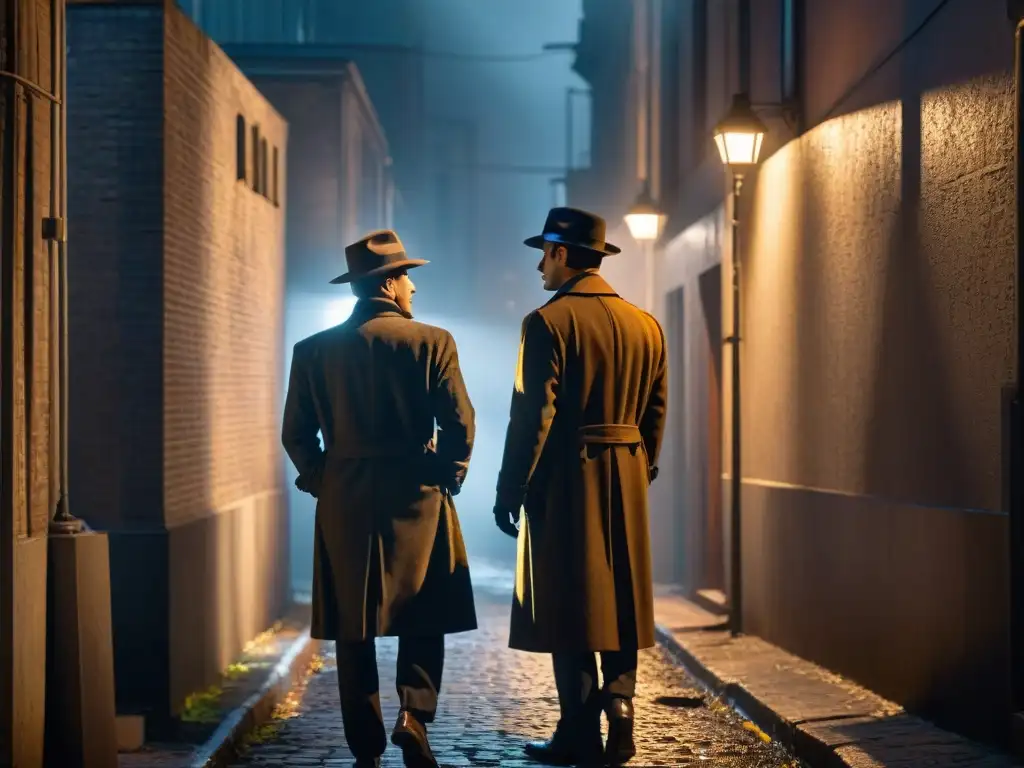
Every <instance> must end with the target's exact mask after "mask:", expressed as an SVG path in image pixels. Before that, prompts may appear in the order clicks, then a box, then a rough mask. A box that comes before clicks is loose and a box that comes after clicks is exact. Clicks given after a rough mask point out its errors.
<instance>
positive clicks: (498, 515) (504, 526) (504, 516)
mask: <svg viewBox="0 0 1024 768" xmlns="http://www.w3.org/2000/svg"><path fill="white" fill-rule="evenodd" d="M494 524H495V525H496V526H498V530H499V531H501V532H502V533H504V534H506V535H507V536H511V537H512V538H513V539H517V538H519V527H518V526H519V510H516V511H515V512H512V511H511V510H508V509H504V508H503V507H499V506H495V507H494Z"/></svg>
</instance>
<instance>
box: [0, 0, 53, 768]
mask: <svg viewBox="0 0 1024 768" xmlns="http://www.w3.org/2000/svg"><path fill="white" fill-rule="evenodd" d="M15 19H17V24H16V25H15ZM0 42H2V45H0V69H3V70H6V71H8V72H14V73H16V74H18V75H21V76H22V77H26V78H28V79H30V80H31V81H33V82H36V83H38V84H40V85H41V86H42V87H44V88H45V89H47V90H51V89H52V88H53V83H52V82H51V68H50V51H51V48H50V44H51V36H50V3H49V2H48V1H46V0H17V2H11V3H6V4H5V5H4V9H3V12H2V13H0ZM0 121H2V122H0V137H2V140H3V144H2V146H3V161H2V163H0V168H2V174H3V186H2V192H0V206H2V226H0V231H2V239H0V264H2V266H0V372H2V381H0V462H2V464H0V765H3V766H14V765H16V766H26V768H31V767H33V766H39V765H42V756H43V722H44V706H45V679H46V559H47V557H46V556H47V540H46V531H47V522H48V521H49V518H50V516H51V515H52V514H53V511H54V507H55V504H56V501H57V493H56V491H57V473H56V472H55V471H54V468H55V466H56V461H55V456H54V454H53V450H54V448H55V444H54V443H53V442H52V440H51V437H52V429H51V427H52V424H53V418H52V416H53V414H52V413H51V410H50V403H51V397H50V392H51V384H52V383H53V382H54V380H53V371H52V368H51V365H50V359H51V358H50V351H49V350H50V345H51V342H52V341H53V324H52V322H51V319H50V318H51V317H52V315H51V310H52V309H53V308H54V307H53V304H52V302H51V301H50V298H49V297H50V290H51V287H52V284H51V281H50V258H49V255H48V253H47V248H46V244H45V243H44V241H43V240H42V238H41V234H42V233H41V228H40V225H39V222H40V220H41V219H42V218H43V217H44V216H48V215H51V211H50V206H49V195H50V188H51V185H50V170H51V164H50V109H49V102H48V101H46V100H43V99H40V98H37V97H35V96H32V95H30V93H29V92H28V91H27V90H25V89H24V88H22V87H21V86H16V85H14V84H13V83H11V82H10V81H5V82H4V83H3V84H2V85H0Z"/></svg>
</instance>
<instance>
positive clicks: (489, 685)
mask: <svg viewBox="0 0 1024 768" xmlns="http://www.w3.org/2000/svg"><path fill="white" fill-rule="evenodd" d="M508 595H509V592H508V591H501V592H498V591H490V590H488V591H480V592H478V594H477V611H478V615H479V618H480V626H481V628H480V629H479V630H478V631H476V632H471V633H467V634H463V635H454V636H450V637H449V638H448V643H447V648H446V668H445V673H444V688H443V690H442V692H441V706H440V710H439V712H438V716H437V720H436V722H435V723H434V724H433V725H432V726H431V728H430V741H431V745H432V746H433V749H434V753H435V755H436V756H437V758H438V760H439V761H440V762H441V764H442V765H445V766H470V765H491V766H497V765H501V766H508V767H509V768H515V767H516V766H527V765H536V763H533V762H532V761H530V760H528V759H527V758H525V756H524V755H523V753H522V744H523V742H524V741H526V740H529V739H535V738H546V737H548V736H549V735H550V733H551V731H552V729H553V728H554V725H555V722H556V720H557V718H558V703H557V699H556V698H555V694H554V682H553V680H552V674H551V662H550V657H548V656H543V655H534V654H526V653H519V652H516V651H511V650H509V649H508V648H507V646H506V642H507V637H508V613H509V611H508V601H509V598H508ZM396 655H397V642H396V641H394V640H391V639H385V640H380V641H378V644H377V657H378V663H379V666H380V677H381V693H382V696H381V699H382V704H383V708H384V716H385V720H386V724H387V726H388V728H389V732H390V727H391V726H392V725H393V723H394V720H395V717H396V716H397V711H398V705H397V700H396V695H395V692H394V666H395V660H396ZM296 699H297V700H296V702H295V709H294V711H292V712H286V713H285V719H282V720H278V721H276V722H275V723H274V724H273V725H271V726H269V727H266V728H264V729H263V731H262V732H261V733H260V734H259V735H258V737H257V739H256V742H255V743H253V744H252V745H251V746H250V747H249V749H248V751H247V752H246V753H245V754H244V755H243V756H242V758H241V760H240V761H239V762H237V763H235V765H236V766H251V767H252V768H257V767H258V766H295V768H301V767H303V766H319V767H321V768H328V767H330V768H336V767H340V766H347V765H350V764H351V761H352V758H351V756H350V753H349V751H348V748H347V746H346V744H345V737H344V734H343V733H342V728H341V719H340V713H339V709H338V693H337V677H336V672H335V670H334V667H333V659H332V657H331V654H330V653H329V652H327V653H325V658H324V664H323V666H322V668H321V669H319V671H317V672H316V673H315V674H314V675H313V676H312V677H311V678H310V680H309V683H308V686H307V687H306V689H305V690H304V691H302V692H301V697H299V696H297V697H296ZM636 717H637V746H638V749H639V753H638V754H637V756H636V758H634V760H633V761H632V762H631V763H630V764H631V765H636V766H685V765H698V764H703V765H712V766H722V767H723V768H725V767H737V768H738V767H739V766H744V767H745V768H746V767H749V768H755V767H756V768H770V767H774V766H779V767H781V766H787V765H793V764H794V763H793V762H792V760H791V758H789V757H788V756H787V755H786V754H785V753H784V752H783V751H782V750H781V748H779V747H778V746H777V745H775V744H772V743H767V742H766V741H765V739H764V738H762V737H761V735H760V734H759V732H758V731H757V729H756V728H754V727H753V726H752V725H751V724H749V723H744V721H743V720H742V719H741V718H739V717H738V716H736V715H735V714H734V713H733V712H732V711H731V710H729V709H727V708H726V707H724V706H722V705H720V704H719V703H717V702H714V701H711V702H709V701H706V700H705V699H704V697H703V694H702V692H701V691H700V690H699V689H698V688H697V687H696V684H695V683H694V682H693V681H692V680H691V679H690V678H689V677H688V676H687V675H686V674H685V673H684V672H683V671H682V670H681V669H679V668H678V667H677V666H676V665H675V664H674V663H673V661H672V659H671V658H670V657H669V656H668V655H667V653H666V652H665V651H663V650H662V649H660V648H657V649H652V650H650V651H646V652H645V653H643V654H642V655H641V661H640V674H639V685H638V691H637V700H636ZM383 764H384V766H387V767H388V768H391V767H397V766H401V765H402V760H401V753H400V752H399V751H398V749H397V748H395V747H394V746H391V745H389V747H388V751H387V753H386V754H385V755H384V761H383Z"/></svg>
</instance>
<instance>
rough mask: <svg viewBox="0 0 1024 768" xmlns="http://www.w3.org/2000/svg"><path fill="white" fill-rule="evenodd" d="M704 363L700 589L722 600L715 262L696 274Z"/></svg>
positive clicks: (719, 364) (718, 277)
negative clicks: (702, 532)
mask: <svg viewBox="0 0 1024 768" xmlns="http://www.w3.org/2000/svg"><path fill="white" fill-rule="evenodd" d="M697 282H698V290H699V291H700V304H701V310H702V313H703V316H704V333H703V334H699V335H698V336H699V338H698V343H700V344H703V345H705V352H706V355H705V356H704V357H705V359H706V360H707V361H708V365H707V374H706V375H707V383H706V386H707V400H706V404H705V407H706V419H707V422H706V423H707V432H706V435H707V439H706V449H705V450H706V460H705V467H706V472H707V477H706V481H705V484H704V489H705V498H704V514H705V517H704V537H703V538H704V542H703V546H704V557H703V563H704V568H703V573H702V574H701V584H700V591H701V592H702V593H703V596H704V597H707V598H709V599H710V600H711V602H713V603H716V604H723V605H724V602H725V594H724V592H723V590H724V588H725V561H724V554H725V538H724V533H723V529H722V266H721V264H717V265H715V266H714V267H712V268H711V269H708V270H706V271H704V272H702V273H701V275H700V277H699V278H698V281H697Z"/></svg>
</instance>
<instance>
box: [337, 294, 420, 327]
mask: <svg viewBox="0 0 1024 768" xmlns="http://www.w3.org/2000/svg"><path fill="white" fill-rule="evenodd" d="M381 316H397V317H404V318H406V319H407V320H411V319H412V316H411V315H407V314H406V313H405V312H403V311H402V310H401V309H400V308H399V306H398V305H397V304H396V303H395V302H393V301H391V299H384V298H377V297H374V298H372V299H360V300H359V301H357V302H356V306H355V309H353V310H352V317H351V318H350V319H351V320H352V321H353V322H355V323H356V324H357V325H362V324H363V323H365V322H366V321H367V320H372V319H373V318H375V317H381Z"/></svg>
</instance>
